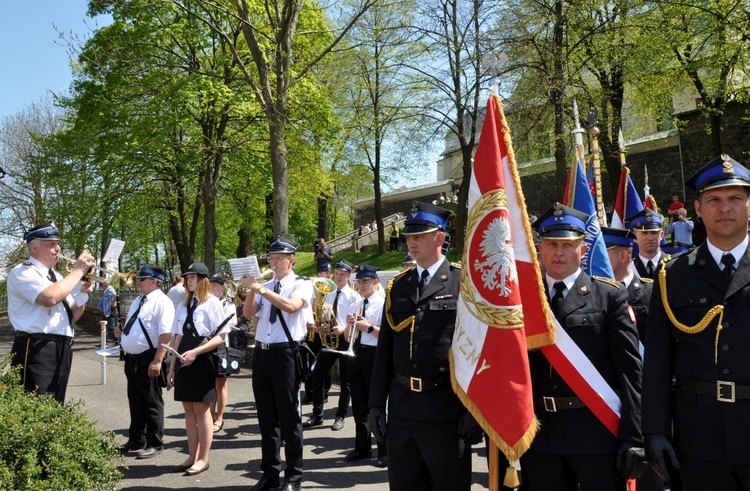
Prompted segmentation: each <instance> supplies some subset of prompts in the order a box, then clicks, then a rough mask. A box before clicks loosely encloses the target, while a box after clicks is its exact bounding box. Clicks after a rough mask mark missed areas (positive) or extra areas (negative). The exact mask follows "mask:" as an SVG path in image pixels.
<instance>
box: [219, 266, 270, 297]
mask: <svg viewBox="0 0 750 491" xmlns="http://www.w3.org/2000/svg"><path fill="white" fill-rule="evenodd" d="M274 275H275V273H274V270H273V269H267V270H265V271H263V272H262V273H261V274H260V280H261V281H263V280H270V279H271V278H273V277H274ZM237 292H243V293H247V290H246V289H245V288H243V287H242V285H241V284H240V283H239V282H235V281H234V280H227V281H225V282H224V295H226V297H227V298H231V299H232V300H234V297H236V296H237Z"/></svg>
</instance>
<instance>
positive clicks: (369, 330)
mask: <svg viewBox="0 0 750 491" xmlns="http://www.w3.org/2000/svg"><path fill="white" fill-rule="evenodd" d="M374 330H375V327H373V326H372V325H370V327H368V328H367V334H372V331H374Z"/></svg>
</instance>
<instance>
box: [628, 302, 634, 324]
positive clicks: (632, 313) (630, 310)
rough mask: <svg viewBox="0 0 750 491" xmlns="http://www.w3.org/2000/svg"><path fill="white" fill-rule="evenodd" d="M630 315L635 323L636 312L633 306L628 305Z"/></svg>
mask: <svg viewBox="0 0 750 491" xmlns="http://www.w3.org/2000/svg"><path fill="white" fill-rule="evenodd" d="M628 315H629V316H630V320H631V321H632V322H633V324H635V312H633V307H631V306H630V305H628Z"/></svg>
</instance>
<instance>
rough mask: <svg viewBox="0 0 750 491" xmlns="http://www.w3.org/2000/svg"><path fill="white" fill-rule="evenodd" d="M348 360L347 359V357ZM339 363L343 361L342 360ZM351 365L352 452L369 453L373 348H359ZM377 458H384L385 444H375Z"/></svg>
mask: <svg viewBox="0 0 750 491" xmlns="http://www.w3.org/2000/svg"><path fill="white" fill-rule="evenodd" d="M347 358H348V357H347ZM341 361H344V360H343V359H342V360H341ZM351 361H352V362H353V363H352V375H351V384H352V413H353V415H354V424H355V430H356V433H355V436H354V450H355V451H357V452H369V451H370V450H372V438H371V437H370V429H369V428H368V427H367V411H368V408H369V407H370V404H369V401H370V385H372V383H371V382H372V367H373V365H375V346H372V347H370V346H360V347H359V349H358V350H357V356H355V357H354V359H352V360H351ZM377 444H378V457H385V456H386V453H387V451H386V443H385V442H377Z"/></svg>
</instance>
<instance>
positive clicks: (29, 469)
mask: <svg viewBox="0 0 750 491" xmlns="http://www.w3.org/2000/svg"><path fill="white" fill-rule="evenodd" d="M19 380H20V377H19V372H18V370H17V369H13V370H11V369H10V357H9V356H6V357H5V358H4V359H2V360H0V421H2V423H0V489H8V490H11V489H12V490H19V491H22V490H56V491H62V490H66V491H67V490H114V489H116V485H117V483H118V482H119V481H120V479H121V478H122V473H121V472H120V470H119V468H118V466H119V465H121V464H122V458H121V457H120V453H119V451H118V446H117V444H116V443H115V438H114V434H113V433H111V432H103V431H99V430H98V429H97V428H96V425H95V424H94V423H93V422H92V421H90V420H89V419H88V418H87V416H86V414H85V413H84V412H83V411H82V409H81V404H82V403H81V402H74V403H70V402H66V403H65V404H60V403H59V402H57V401H55V400H54V399H52V397H50V396H38V395H36V394H32V393H27V392H25V391H24V390H23V387H22V386H21V385H20V384H19Z"/></svg>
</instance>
